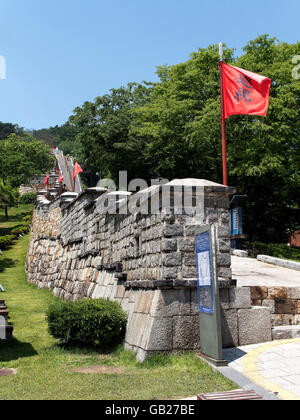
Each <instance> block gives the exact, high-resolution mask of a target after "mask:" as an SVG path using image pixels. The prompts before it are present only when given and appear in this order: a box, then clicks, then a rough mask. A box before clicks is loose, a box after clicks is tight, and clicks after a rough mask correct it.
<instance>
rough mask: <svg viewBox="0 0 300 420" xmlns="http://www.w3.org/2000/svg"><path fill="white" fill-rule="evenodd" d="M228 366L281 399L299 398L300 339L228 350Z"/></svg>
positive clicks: (226, 351)
mask: <svg viewBox="0 0 300 420" xmlns="http://www.w3.org/2000/svg"><path fill="white" fill-rule="evenodd" d="M223 355H224V358H225V359H226V360H228V362H229V367H230V368H232V369H234V370H235V371H236V372H238V373H240V374H242V375H244V376H245V377H246V378H248V379H249V381H252V382H253V383H254V384H256V385H257V386H259V387H261V388H263V389H265V390H266V391H269V392H272V393H274V394H275V395H277V397H278V398H279V399H282V400H300V339H299V338H298V339H294V340H282V341H272V342H270V343H264V344H255V345H251V346H242V347H238V348H232V349H225V350H224V351H223Z"/></svg>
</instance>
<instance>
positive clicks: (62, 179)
mask: <svg viewBox="0 0 300 420" xmlns="http://www.w3.org/2000/svg"><path fill="white" fill-rule="evenodd" d="M61 182H64V177H63V174H60V175H59V178H58V183H59V184H60V183H61Z"/></svg>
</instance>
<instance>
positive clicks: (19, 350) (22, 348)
mask: <svg viewBox="0 0 300 420" xmlns="http://www.w3.org/2000/svg"><path fill="white" fill-rule="evenodd" d="M37 355H38V353H37V351H36V350H35V349H34V348H33V347H32V345H31V344H30V343H22V342H21V341H19V340H17V339H16V338H13V339H12V340H8V341H0V363H1V362H11V361H13V360H18V359H20V358H24V357H33V356H37Z"/></svg>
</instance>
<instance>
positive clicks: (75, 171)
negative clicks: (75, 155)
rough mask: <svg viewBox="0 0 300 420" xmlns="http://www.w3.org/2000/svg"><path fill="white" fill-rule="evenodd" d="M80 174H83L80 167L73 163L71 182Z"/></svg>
mask: <svg viewBox="0 0 300 420" xmlns="http://www.w3.org/2000/svg"><path fill="white" fill-rule="evenodd" d="M81 172H83V170H82V169H81V167H80V166H79V164H78V163H77V162H75V165H74V172H73V180H74V181H75V178H76V176H77V175H78V174H80V173H81Z"/></svg>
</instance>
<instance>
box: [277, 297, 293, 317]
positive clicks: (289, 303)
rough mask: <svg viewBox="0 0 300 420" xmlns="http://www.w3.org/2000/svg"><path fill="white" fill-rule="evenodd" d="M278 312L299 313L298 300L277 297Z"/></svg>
mask: <svg viewBox="0 0 300 420" xmlns="http://www.w3.org/2000/svg"><path fill="white" fill-rule="evenodd" d="M275 313H276V314H293V315H296V314H298V300H293V299H277V300H275Z"/></svg>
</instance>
